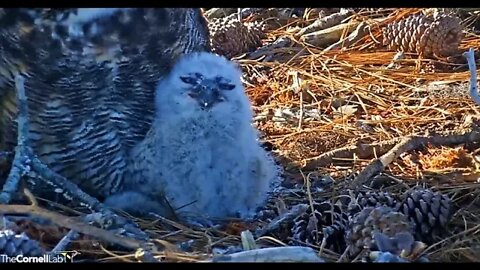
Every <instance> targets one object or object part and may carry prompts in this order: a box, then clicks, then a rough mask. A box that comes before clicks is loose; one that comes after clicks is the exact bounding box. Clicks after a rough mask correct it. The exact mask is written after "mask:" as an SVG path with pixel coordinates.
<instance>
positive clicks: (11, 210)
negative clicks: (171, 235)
mask: <svg viewBox="0 0 480 270" xmlns="http://www.w3.org/2000/svg"><path fill="white" fill-rule="evenodd" d="M0 213H2V214H29V215H34V216H38V217H41V218H44V219H47V220H50V221H51V222H53V223H55V224H57V225H58V226H61V227H65V228H69V229H71V230H74V231H77V232H79V233H82V234H85V235H90V236H92V237H95V238H98V239H100V240H103V241H106V242H109V243H113V244H117V245H120V246H122V247H125V248H130V249H138V248H142V247H144V246H146V244H147V242H144V241H140V240H136V239H131V238H126V237H124V236H119V235H117V234H115V233H113V232H110V231H107V230H103V229H100V228H97V227H95V226H92V225H88V224H84V223H83V222H82V220H78V219H76V218H72V217H68V216H64V215H61V214H58V213H55V212H52V211H49V210H46V209H43V208H41V207H38V206H33V205H0Z"/></svg>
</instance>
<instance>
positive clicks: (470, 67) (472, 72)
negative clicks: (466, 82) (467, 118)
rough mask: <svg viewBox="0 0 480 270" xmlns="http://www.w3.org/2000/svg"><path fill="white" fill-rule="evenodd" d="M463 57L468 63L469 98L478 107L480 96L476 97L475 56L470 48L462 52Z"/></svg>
mask: <svg viewBox="0 0 480 270" xmlns="http://www.w3.org/2000/svg"><path fill="white" fill-rule="evenodd" d="M463 55H464V56H465V57H466V58H467V61H468V70H470V96H471V97H472V99H473V101H475V103H477V104H478V105H480V96H479V95H478V86H477V64H476V63H475V54H474V53H473V49H472V48H470V49H469V50H468V51H467V52H464V53H463Z"/></svg>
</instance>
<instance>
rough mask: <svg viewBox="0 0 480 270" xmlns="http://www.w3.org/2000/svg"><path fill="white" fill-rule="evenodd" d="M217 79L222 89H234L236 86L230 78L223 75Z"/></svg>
mask: <svg viewBox="0 0 480 270" xmlns="http://www.w3.org/2000/svg"><path fill="white" fill-rule="evenodd" d="M215 81H216V82H217V85H218V88H220V90H233V89H234V88H235V84H233V83H231V82H230V80H228V79H225V78H223V77H222V76H217V77H216V78H215Z"/></svg>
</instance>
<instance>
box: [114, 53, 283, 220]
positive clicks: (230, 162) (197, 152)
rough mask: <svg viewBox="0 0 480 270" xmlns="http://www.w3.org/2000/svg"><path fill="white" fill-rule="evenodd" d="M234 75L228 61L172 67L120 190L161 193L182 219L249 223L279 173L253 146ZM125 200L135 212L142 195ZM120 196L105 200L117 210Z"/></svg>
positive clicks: (195, 60)
mask: <svg viewBox="0 0 480 270" xmlns="http://www.w3.org/2000/svg"><path fill="white" fill-rule="evenodd" d="M240 76H241V74H240V71H239V70H238V69H237V68H236V67H235V66H234V64H233V63H232V62H229V61H228V60H226V59H225V58H223V57H220V56H217V55H215V54H211V53H193V54H190V55H187V56H185V57H183V58H182V59H181V60H180V61H179V62H178V63H177V64H176V65H174V67H173V69H172V72H171V73H170V74H169V76H167V77H165V79H163V80H162V81H161V82H160V84H159V85H158V87H157V90H156V98H155V106H156V113H155V116H156V117H155V120H154V123H153V126H152V128H151V130H150V131H149V133H148V134H147V136H146V139H145V140H144V141H143V142H142V143H140V144H139V145H137V146H136V147H135V148H134V149H133V152H132V157H133V159H135V160H136V162H135V165H136V166H135V168H134V170H133V171H132V178H131V179H132V182H130V183H129V186H126V188H127V189H128V187H130V189H131V190H132V191H135V192H139V193H141V194H146V195H150V197H151V198H154V197H155V194H164V195H165V197H166V199H167V200H168V202H169V204H170V205H171V207H172V208H173V209H174V210H175V212H176V214H179V215H180V216H199V215H200V216H202V217H207V218H228V217H249V216H252V215H253V214H254V213H255V210H257V207H259V206H260V205H261V204H262V203H263V202H264V201H265V199H266V198H267V195H268V192H269V190H270V189H271V187H272V186H273V185H274V184H275V182H276V180H277V179H278V169H277V167H276V165H275V163H274V161H273V159H272V158H271V157H270V156H269V154H268V153H267V152H266V151H265V150H264V149H263V148H262V147H261V146H260V145H259V143H258V141H257V131H256V129H255V128H254V127H253V126H252V112H251V106H250V102H249V100H248V97H247V96H246V95H245V93H244V88H243V86H242V83H241V81H240ZM127 194H129V195H125V197H127V196H130V198H132V200H131V201H130V202H129V204H130V206H129V207H130V208H135V207H137V206H132V204H134V202H133V201H135V199H133V197H140V196H138V195H132V194H133V193H127ZM121 197H122V196H121V195H118V197H117V198H112V199H110V200H107V201H108V202H109V203H110V204H111V205H117V206H118V205H120V204H122V203H116V202H120V201H121V200H122V199H121ZM146 201H147V200H144V202H143V203H142V204H144V203H145V202H146ZM123 205H125V199H123ZM138 207H139V208H141V207H142V205H138ZM160 213H162V211H160Z"/></svg>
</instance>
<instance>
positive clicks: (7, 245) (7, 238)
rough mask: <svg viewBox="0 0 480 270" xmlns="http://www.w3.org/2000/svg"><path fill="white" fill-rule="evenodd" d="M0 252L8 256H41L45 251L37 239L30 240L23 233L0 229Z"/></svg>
mask: <svg viewBox="0 0 480 270" xmlns="http://www.w3.org/2000/svg"><path fill="white" fill-rule="evenodd" d="M0 254H5V255H8V256H17V255H25V256H32V257H33V256H35V257H36V256H42V255H43V254H45V251H44V250H43V249H42V248H41V247H40V245H39V244H38V242H37V241H34V240H31V239H30V238H28V237H27V236H26V235H25V234H23V233H22V234H15V233H14V232H13V231H11V230H1V231H0Z"/></svg>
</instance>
